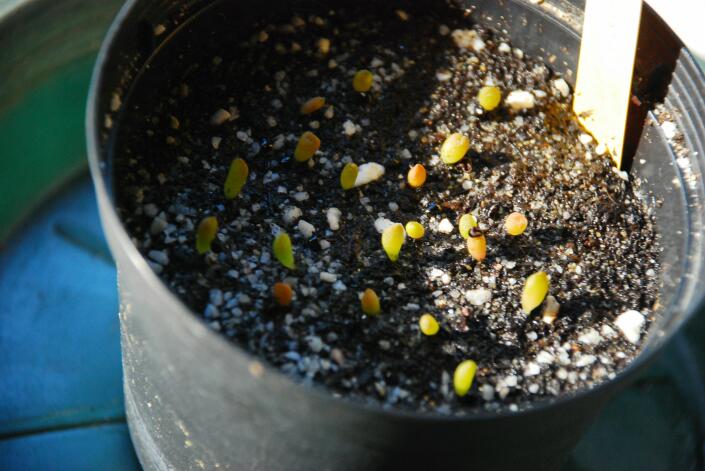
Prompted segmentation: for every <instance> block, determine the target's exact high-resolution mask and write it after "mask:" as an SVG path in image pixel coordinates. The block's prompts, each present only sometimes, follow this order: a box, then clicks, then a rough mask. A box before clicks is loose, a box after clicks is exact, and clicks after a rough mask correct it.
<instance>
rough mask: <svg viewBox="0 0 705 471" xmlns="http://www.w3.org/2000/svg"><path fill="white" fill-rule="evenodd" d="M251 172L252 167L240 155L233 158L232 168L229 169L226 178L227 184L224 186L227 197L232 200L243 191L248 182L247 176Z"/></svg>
mask: <svg viewBox="0 0 705 471" xmlns="http://www.w3.org/2000/svg"><path fill="white" fill-rule="evenodd" d="M249 174H250V169H249V167H248V166H247V162H245V161H244V160H242V159H241V158H240V157H238V158H237V159H234V160H233V162H232V163H231V164H230V170H228V176H227V178H226V179H225V185H224V186H223V190H224V192H225V197H226V198H227V199H229V200H231V199H233V198H237V195H239V194H240V192H241V191H242V187H244V186H245V183H247V176H248V175H249Z"/></svg>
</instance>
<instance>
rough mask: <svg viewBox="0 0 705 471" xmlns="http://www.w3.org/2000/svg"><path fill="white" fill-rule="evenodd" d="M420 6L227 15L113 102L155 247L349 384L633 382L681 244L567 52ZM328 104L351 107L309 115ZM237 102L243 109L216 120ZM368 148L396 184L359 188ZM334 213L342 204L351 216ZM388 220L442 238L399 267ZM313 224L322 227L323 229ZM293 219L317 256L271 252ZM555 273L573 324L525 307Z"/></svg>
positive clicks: (261, 350)
mask: <svg viewBox="0 0 705 471" xmlns="http://www.w3.org/2000/svg"><path fill="white" fill-rule="evenodd" d="M386 8H388V7H386ZM404 13H405V14H400V13H398V12H395V11H394V10H393V9H392V8H388V9H385V7H380V8H378V9H377V10H376V11H371V10H370V9H369V8H362V7H359V8H358V7H350V8H347V9H344V10H336V11H327V10H322V11H318V12H311V11H304V12H299V14H298V15H297V16H296V17H295V18H294V19H292V16H291V15H290V14H287V15H286V16H282V17H281V18H278V19H275V20H271V22H266V23H264V22H260V23H256V22H255V23H254V24H253V25H252V29H251V30H249V31H247V32H246V33H243V32H242V30H241V29H240V28H235V27H228V24H231V25H232V22H231V23H228V21H229V18H228V16H227V15H225V14H223V13H221V12H218V11H212V12H210V13H208V14H206V15H204V16H203V17H201V18H200V19H199V20H198V21H196V22H195V23H194V24H192V25H189V26H187V27H185V28H184V30H183V31H181V32H180V33H179V34H177V35H176V36H175V38H173V39H172V40H170V41H169V43H168V44H167V45H166V47H165V48H164V49H163V50H162V51H161V52H160V53H159V54H158V55H157V56H156V57H155V58H154V59H153V60H152V62H151V63H150V66H149V67H147V68H146V69H145V70H144V71H143V73H142V76H141V77H140V78H139V79H138V80H137V82H136V85H135V88H134V90H132V91H131V92H130V93H129V94H128V95H127V96H126V97H124V98H123V99H122V101H123V102H124V103H122V104H121V103H120V101H119V100H117V99H115V100H114V103H113V104H114V105H115V106H114V108H116V109H117V108H121V113H120V114H119V116H118V117H117V118H115V119H116V121H115V123H114V126H116V127H117V141H116V145H115V151H114V152H115V154H114V168H115V193H116V197H117V204H118V210H119V213H120V215H121V217H122V220H123V222H124V223H125V225H126V226H127V228H128V230H129V232H130V233H131V234H132V236H133V240H134V243H135V244H136V245H137V247H138V248H139V249H140V251H141V252H142V253H143V254H144V255H145V257H147V259H149V260H150V263H151V265H152V266H153V268H154V269H155V270H156V271H157V273H158V274H159V275H160V276H161V277H162V279H163V280H164V282H165V283H166V284H167V285H168V286H169V287H170V288H171V289H172V290H173V291H174V292H175V293H176V294H177V295H178V296H179V297H180V298H181V299H182V300H183V301H184V302H185V303H186V304H187V305H188V306H190V307H191V308H192V309H193V310H194V311H195V312H197V313H200V314H201V315H202V316H203V317H204V318H205V319H206V320H207V321H208V322H209V323H210V325H211V326H212V327H213V328H214V329H216V330H219V331H221V332H222V333H223V334H224V335H226V336H228V337H229V338H231V339H232V340H233V341H234V342H236V343H237V344H238V345H241V346H242V347H243V348H245V349H246V350H248V351H250V352H252V353H254V354H257V355H259V356H260V357H262V358H264V359H266V360H267V361H268V362H270V363H271V364H273V365H275V366H276V367H278V368H279V369H280V370H281V371H283V372H284V373H286V374H288V375H290V376H292V377H293V378H295V379H296V380H298V381H302V382H304V383H312V384H316V385H322V386H325V387H326V388H328V389H329V390H330V391H331V392H332V393H333V394H336V395H340V396H347V397H352V398H356V399H359V400H363V401H371V402H378V403H383V404H385V405H388V406H396V407H401V408H405V409H413V410H435V411H438V412H441V413H463V412H466V411H468V410H470V409H472V408H476V407H484V408H488V409H497V408H503V407H508V408H510V409H516V408H517V407H518V406H520V405H521V404H526V403H528V402H529V401H532V400H535V399H538V398H542V397H549V396H556V395H559V394H562V393H565V392H569V391H575V390H577V389H580V388H587V387H591V386H592V385H594V384H596V383H599V382H601V381H604V380H606V379H608V378H611V377H613V376H614V375H615V374H616V373H617V372H618V371H619V370H620V369H622V368H623V367H624V366H625V365H626V364H628V363H629V361H631V360H632V359H633V358H634V356H635V355H636V354H637V353H638V352H639V349H640V342H639V341H636V342H630V341H628V340H627V339H626V338H625V336H624V334H623V333H622V332H621V331H620V329H619V328H618V326H617V325H616V324H615V319H616V318H617V316H619V315H620V314H622V313H624V312H625V311H627V310H636V311H639V312H640V313H641V314H642V315H643V316H644V317H645V318H646V322H645V324H644V327H643V331H642V333H643V332H645V331H646V329H648V326H649V325H650V323H651V321H652V319H653V308H654V305H655V303H656V301H657V293H658V282H657V280H658V272H659V266H658V261H657V260H658V253H659V246H658V238H657V236H656V234H655V230H654V225H653V220H652V217H651V215H650V210H649V208H648V206H647V205H646V204H645V202H644V201H645V199H644V198H643V197H639V196H638V195H639V189H640V183H639V181H633V180H629V179H628V178H627V177H626V175H625V174H620V173H618V172H616V171H615V170H614V169H613V167H612V164H611V162H610V160H609V157H608V156H606V155H599V149H596V147H595V145H594V143H592V142H588V140H589V139H588V138H587V137H586V136H581V135H582V131H581V129H580V128H579V126H578V125H577V124H576V122H575V120H574V117H573V115H572V114H571V112H570V102H571V96H570V94H567V95H566V94H564V93H562V92H566V90H565V89H564V88H563V87H562V83H561V82H558V83H556V82H555V80H557V79H559V77H557V76H555V75H554V73H553V72H552V71H551V69H550V68H549V67H548V66H547V65H545V64H544V63H543V62H541V61H540V60H537V59H534V58H530V57H524V55H523V53H522V52H521V51H520V50H518V49H515V48H512V47H511V46H510V45H509V44H508V41H507V40H506V38H503V37H502V36H501V35H500V34H498V33H497V32H495V31H492V30H488V29H485V28H483V27H482V26H477V25H475V26H473V24H472V17H471V16H469V15H467V14H465V13H464V12H463V11H461V10H457V9H454V8H452V7H448V8H447V9H445V10H443V9H438V10H435V11H434V14H433V16H428V15H424V14H423V13H422V12H417V11H413V10H407V11H406V12H404ZM470 28H473V29H474V31H476V32H477V33H478V35H479V38H480V42H481V43H482V45H483V46H484V47H482V46H480V43H478V42H473V43H472V45H471V47H469V48H461V47H458V45H457V44H456V41H455V40H454V34H453V32H454V31H455V30H456V29H460V30H468V29H470ZM321 38H326V39H329V40H330V51H329V52H328V53H324V52H321V51H320V47H319V40H320V39H321ZM363 68H365V69H369V70H371V71H372V72H373V73H374V74H375V76H376V81H375V86H374V87H373V90H372V91H371V92H370V93H367V94H360V93H358V92H355V91H354V90H353V88H352V85H351V82H352V77H353V75H354V73H355V72H356V71H357V70H359V69H363ZM488 83H493V84H494V85H496V86H498V87H500V89H501V90H502V93H503V98H506V97H507V96H508V94H509V93H510V92H512V91H524V92H528V93H529V94H530V95H531V97H533V98H532V99H533V100H534V102H535V106H534V107H533V108H530V109H524V110H519V111H515V110H511V109H510V108H509V107H507V106H506V104H503V105H501V106H500V107H499V108H498V109H497V110H495V111H493V112H490V113H487V112H482V110H481V109H480V108H479V107H478V103H477V100H476V98H475V97H476V95H477V92H478V90H479V88H480V87H481V86H483V85H486V84H488ZM314 96H323V97H325V98H326V101H327V105H326V106H325V107H324V108H322V109H321V110H319V111H317V112H316V113H313V114H311V115H308V116H303V115H301V113H300V111H299V109H300V106H301V104H302V103H303V102H304V101H306V100H308V99H309V98H312V97H314ZM329 106H330V107H331V108H329ZM219 109H223V110H226V111H228V112H229V113H230V119H229V120H227V121H225V122H224V123H222V124H220V125H213V124H212V123H211V118H212V116H213V115H214V114H215V113H216V112H217V111H218V110H219ZM306 130H310V131H313V132H314V133H315V134H316V135H317V136H319V137H320V139H321V141H322V146H321V150H320V151H319V153H318V154H317V155H316V156H315V157H314V158H313V159H312V160H311V162H310V164H300V163H297V162H295V161H294V159H293V152H294V148H295V146H296V142H297V139H298V137H299V135H301V133H302V132H304V131H306ZM452 132H462V133H464V134H466V135H467V136H468V137H469V138H470V141H471V148H470V151H469V152H468V155H467V156H466V157H465V159H464V160H462V161H461V162H460V163H458V164H457V165H453V166H448V165H445V164H443V163H442V162H441V161H440V160H439V158H438V152H439V147H440V144H441V143H442V142H443V140H444V139H445V137H446V136H448V135H449V134H450V133H452ZM238 156H239V157H242V158H243V159H245V160H246V161H247V163H248V165H249V168H250V178H249V181H248V182H247V184H246V186H245V188H244V190H243V191H242V193H241V195H240V196H239V197H238V198H236V199H235V200H232V201H228V200H226V199H225V198H224V196H223V182H224V180H225V177H226V175H227V171H228V168H229V165H230V163H231V161H232V159H233V158H235V157H238ZM350 161H352V162H355V163H357V164H358V165H360V164H363V163H365V162H376V163H379V164H381V165H383V166H384V167H385V170H386V172H385V175H384V176H383V177H382V178H381V179H379V180H377V181H374V182H372V183H370V184H368V185H366V186H363V187H360V188H357V189H354V190H350V191H343V190H342V189H341V187H340V184H339V175H340V171H341V169H342V167H343V165H344V164H345V163H346V162H350ZM416 163H423V164H424V165H425V167H426V169H427V171H428V180H427V182H426V184H425V185H424V186H423V187H422V188H420V189H418V190H414V189H411V188H409V187H407V186H406V184H405V181H406V180H405V178H406V173H407V171H408V169H409V167H410V166H411V165H413V164H416ZM330 208H337V209H338V210H339V211H340V213H341V215H342V216H341V219H340V228H339V229H338V230H332V229H331V228H330V226H329V221H328V217H327V216H328V210H329V209H330ZM299 211H300V215H298V213H299ZM512 211H520V212H522V213H524V214H525V215H526V216H527V218H528V220H529V225H528V228H527V230H526V232H525V233H524V234H523V235H521V236H517V237H511V236H508V235H506V234H505V232H504V229H503V221H504V218H505V217H506V216H507V215H508V214H509V213H511V212H512ZM466 212H473V213H474V214H476V215H477V217H478V220H479V221H480V226H481V228H482V229H483V230H484V231H485V233H486V237H487V246H488V249H487V250H488V252H487V258H486V259H485V260H484V262H483V263H477V262H475V261H473V260H472V259H471V258H470V257H469V255H468V252H467V250H466V247H465V241H464V239H463V238H462V237H461V235H460V234H459V233H458V229H457V224H458V219H459V218H460V216H461V215H462V214H464V213H466ZM209 215H214V216H216V217H217V218H218V220H219V222H220V232H219V233H218V236H217V239H216V241H214V243H213V247H212V248H213V250H212V252H211V253H209V254H207V255H199V254H198V253H197V252H196V249H195V242H194V240H195V227H196V226H197V225H198V222H199V221H200V220H201V219H202V218H203V217H205V216H209ZM297 215H298V217H296V216H297ZM287 218H293V220H288V219H287ZM384 219H388V220H390V221H394V222H401V223H406V222H407V221H410V220H416V221H419V222H421V223H422V224H423V225H424V227H425V228H426V235H425V237H424V238H423V239H421V240H418V241H413V240H411V239H409V238H407V241H406V243H405V245H404V246H403V248H402V252H401V255H400V258H399V261H398V262H397V263H392V262H390V261H389V259H388V258H387V256H386V254H385V253H384V251H383V250H382V247H381V244H380V233H379V232H378V230H377V228H376V227H375V222H377V224H378V225H379V224H381V223H383V222H384ZM443 219H448V221H449V222H451V223H452V224H453V226H454V227H453V231H452V232H451V233H444V232H442V231H441V230H442V229H443V227H444V226H445V225H446V224H447V223H445V222H442V221H443ZM299 220H304V221H306V222H307V223H309V224H311V225H312V226H313V227H314V228H315V232H313V234H312V235H311V236H310V237H307V236H304V234H303V233H302V231H301V230H300V229H299V227H300V226H299V225H300V224H301V223H300V222H299ZM287 221H288V222H287ZM439 226H440V228H441V230H439ZM304 227H305V225H304ZM279 230H285V231H286V232H288V233H289V234H290V235H291V237H292V240H293V244H294V249H295V254H296V262H297V269H296V270H288V269H286V268H284V267H283V266H281V265H280V264H279V263H278V262H277V261H276V259H275V258H274V257H273V255H272V254H271V245H272V240H273V237H274V235H275V234H276V233H277V232H278V231H279ZM304 232H305V230H304ZM539 270H544V271H545V272H547V273H548V274H549V275H550V279H551V288H550V294H551V295H553V296H554V297H555V298H556V299H557V301H558V302H559V303H560V312H559V315H558V318H557V319H556V320H555V321H554V322H553V323H552V324H549V323H546V322H544V321H543V320H542V316H541V308H539V309H537V310H536V312H534V313H533V314H532V315H531V316H527V315H526V314H524V313H523V312H522V311H521V308H520V297H521V291H522V287H523V284H524V280H525V279H526V277H527V276H528V275H530V274H531V273H533V272H536V271H539ZM321 273H323V276H322V275H321ZM330 274H332V275H335V276H330ZM278 281H287V282H289V283H291V284H292V286H293V287H294V291H295V293H296V297H295V300H294V302H293V303H292V305H291V306H289V307H287V308H281V307H279V306H277V305H276V303H275V302H274V300H273V298H272V295H271V289H272V286H273V285H274V283H276V282H278ZM368 287H369V288H373V289H374V290H375V291H376V292H377V293H378V294H379V296H380V298H381V301H382V314H381V315H380V316H379V317H370V316H366V315H364V314H363V313H362V311H361V309H360V301H359V296H360V293H361V292H362V291H363V290H364V289H365V288H368ZM488 297H489V298H490V299H488ZM481 301H484V302H481ZM426 312H429V313H432V314H433V315H434V316H435V317H436V319H438V321H439V323H440V324H441V330H440V332H439V333H438V334H437V335H436V336H433V337H427V336H424V335H422V334H421V333H420V332H419V328H418V319H419V317H420V316H421V314H423V313H426ZM641 338H643V335H642V336H641ZM465 359H473V360H475V361H476V362H477V363H478V365H479V368H478V371H477V375H476V378H475V383H474V385H473V387H472V389H471V391H470V393H469V394H468V395H467V396H466V397H463V398H458V397H456V396H455V394H454V392H453V385H452V375H453V371H454V369H455V367H456V365H457V364H458V363H459V362H461V361H463V360H465ZM204 367H207V365H204Z"/></svg>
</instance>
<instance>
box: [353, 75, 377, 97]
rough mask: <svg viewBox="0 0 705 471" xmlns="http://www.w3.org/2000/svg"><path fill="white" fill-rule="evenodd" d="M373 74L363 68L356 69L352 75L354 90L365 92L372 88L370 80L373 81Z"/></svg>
mask: <svg viewBox="0 0 705 471" xmlns="http://www.w3.org/2000/svg"><path fill="white" fill-rule="evenodd" d="M374 78H375V77H374V75H372V72H370V71H369V70H366V69H363V70H358V71H357V72H356V73H355V77H353V88H354V89H355V91H356V92H360V93H366V92H369V91H370V89H371V88H372V82H373V81H374Z"/></svg>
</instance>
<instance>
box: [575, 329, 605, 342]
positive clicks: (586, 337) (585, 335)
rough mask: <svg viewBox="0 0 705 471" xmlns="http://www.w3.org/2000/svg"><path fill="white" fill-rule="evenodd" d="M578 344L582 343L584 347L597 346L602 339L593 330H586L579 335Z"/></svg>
mask: <svg viewBox="0 0 705 471" xmlns="http://www.w3.org/2000/svg"><path fill="white" fill-rule="evenodd" d="M578 342H580V343H584V344H585V345H597V344H598V343H600V342H602V337H601V336H600V334H599V333H598V332H597V331H596V330H595V329H587V330H585V331H583V332H582V333H580V335H579V336H578Z"/></svg>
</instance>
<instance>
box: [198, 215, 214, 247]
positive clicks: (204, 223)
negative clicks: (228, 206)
mask: <svg viewBox="0 0 705 471" xmlns="http://www.w3.org/2000/svg"><path fill="white" fill-rule="evenodd" d="M217 233H218V220H217V219H216V218H215V216H208V217H206V218H203V219H202V220H201V222H200V223H199V224H198V228H197V229H196V250H197V251H198V253H199V254H201V255H203V254H204V253H206V252H210V250H211V243H212V242H213V239H215V235H216V234H217Z"/></svg>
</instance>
